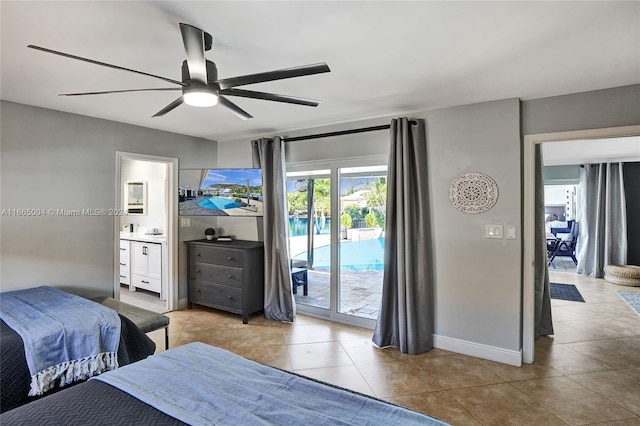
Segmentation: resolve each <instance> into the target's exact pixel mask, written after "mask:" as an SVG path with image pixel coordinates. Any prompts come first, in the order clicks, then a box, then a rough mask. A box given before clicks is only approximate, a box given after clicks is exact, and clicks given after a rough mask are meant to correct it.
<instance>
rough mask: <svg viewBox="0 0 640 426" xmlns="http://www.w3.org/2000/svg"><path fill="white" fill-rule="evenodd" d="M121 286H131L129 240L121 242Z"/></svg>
mask: <svg viewBox="0 0 640 426" xmlns="http://www.w3.org/2000/svg"><path fill="white" fill-rule="evenodd" d="M120 284H126V285H131V257H130V250H129V240H120Z"/></svg>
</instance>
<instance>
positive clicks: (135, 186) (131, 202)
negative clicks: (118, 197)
mask: <svg viewBox="0 0 640 426" xmlns="http://www.w3.org/2000/svg"><path fill="white" fill-rule="evenodd" d="M124 196H125V206H126V209H127V213H128V214H139V215H144V214H147V182H145V181H137V182H126V183H125V188H124Z"/></svg>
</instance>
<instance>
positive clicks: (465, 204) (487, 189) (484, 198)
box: [449, 173, 498, 214]
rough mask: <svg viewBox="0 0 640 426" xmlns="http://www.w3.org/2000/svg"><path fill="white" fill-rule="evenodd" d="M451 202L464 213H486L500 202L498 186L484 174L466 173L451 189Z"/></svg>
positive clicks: (456, 180)
mask: <svg viewBox="0 0 640 426" xmlns="http://www.w3.org/2000/svg"><path fill="white" fill-rule="evenodd" d="M449 200H450V201H451V204H453V206H454V207H455V208H456V209H458V210H460V211H461V212H463V213H469V214H478V213H484V212H486V211H487V210H489V209H490V208H491V207H493V205H494V204H495V203H496V201H497V200H498V185H497V184H496V181H495V180H493V179H492V178H491V176H488V175H485V174H484V173H465V174H463V175H460V176H458V177H457V178H456V179H455V180H454V181H453V183H452V184H451V186H450V187H449Z"/></svg>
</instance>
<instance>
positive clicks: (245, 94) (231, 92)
mask: <svg viewBox="0 0 640 426" xmlns="http://www.w3.org/2000/svg"><path fill="white" fill-rule="evenodd" d="M219 93H220V94H221V95H227V96H240V97H242V98H252V99H263V100H265V101H276V102H284V103H287V104H296V105H306V106H313V107H317V106H318V105H320V101H316V100H314V99H305V98H297V97H295V96H287V95H277V94H275V93H264V92H254V91H253V90H243V89H225V90H220V92H219Z"/></svg>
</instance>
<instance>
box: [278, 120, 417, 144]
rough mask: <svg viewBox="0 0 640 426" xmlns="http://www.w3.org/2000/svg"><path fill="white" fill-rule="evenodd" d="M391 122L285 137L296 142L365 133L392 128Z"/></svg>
mask: <svg viewBox="0 0 640 426" xmlns="http://www.w3.org/2000/svg"><path fill="white" fill-rule="evenodd" d="M409 123H410V124H411V125H414V126H415V125H416V124H418V123H417V122H416V121H415V120H410V121H409ZM390 128H391V124H383V125H380V126H372V127H362V128H360V129H350V130H339V131H337V132H329V133H319V134H317V135H306V136H296V137H292V138H283V139H284V141H285V142H295V141H306V140H309V139H319V138H330V137H333V136H342V135H351V134H354V133H364V132H373V131H376V130H385V129H390Z"/></svg>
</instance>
